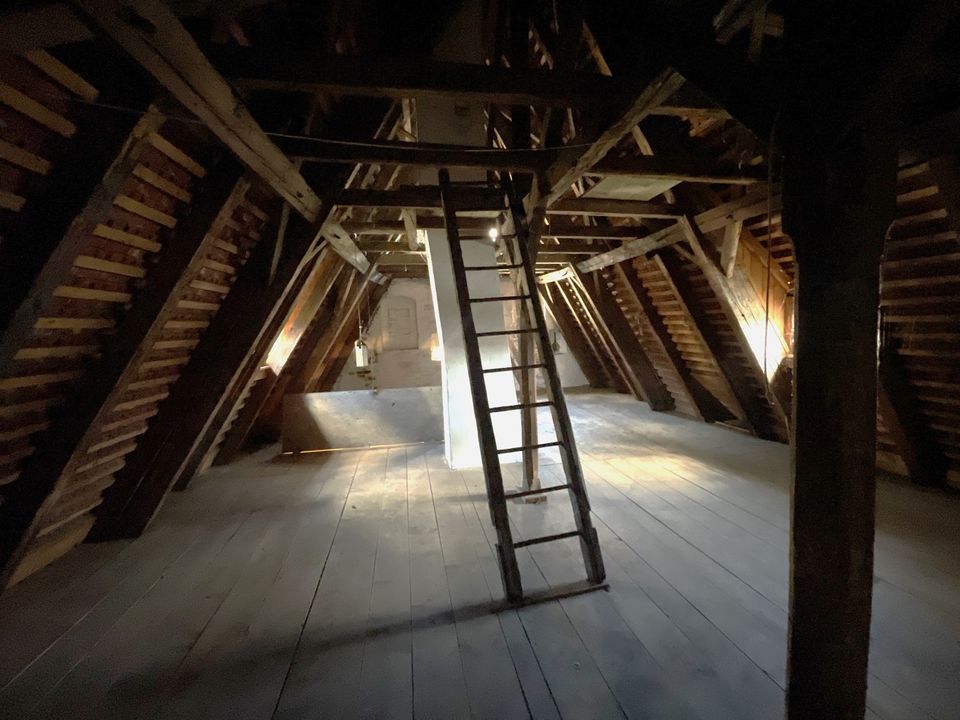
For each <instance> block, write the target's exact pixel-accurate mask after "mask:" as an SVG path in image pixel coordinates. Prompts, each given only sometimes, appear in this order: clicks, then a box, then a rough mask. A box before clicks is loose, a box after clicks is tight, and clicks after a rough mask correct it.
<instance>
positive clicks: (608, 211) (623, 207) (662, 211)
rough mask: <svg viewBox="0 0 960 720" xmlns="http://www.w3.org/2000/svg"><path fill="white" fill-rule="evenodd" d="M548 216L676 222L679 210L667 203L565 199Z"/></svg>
mask: <svg viewBox="0 0 960 720" xmlns="http://www.w3.org/2000/svg"><path fill="white" fill-rule="evenodd" d="M547 214H548V215H604V216H607V217H632V218H649V219H653V220H676V219H677V218H678V217H680V212H679V211H678V210H677V208H675V207H673V206H672V205H667V204H666V203H656V202H649V201H645V200H617V199H610V198H591V197H580V198H563V199H561V200H558V201H557V202H554V203H553V204H551V205H550V206H549V207H548V208H547Z"/></svg>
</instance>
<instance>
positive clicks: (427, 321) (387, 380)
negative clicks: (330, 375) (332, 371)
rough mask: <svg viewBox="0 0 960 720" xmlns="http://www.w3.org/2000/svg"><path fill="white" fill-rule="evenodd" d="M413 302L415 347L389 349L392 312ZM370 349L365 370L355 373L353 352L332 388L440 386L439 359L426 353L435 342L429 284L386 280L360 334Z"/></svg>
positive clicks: (434, 322)
mask: <svg viewBox="0 0 960 720" xmlns="http://www.w3.org/2000/svg"><path fill="white" fill-rule="evenodd" d="M410 300H412V301H413V308H414V315H413V318H412V320H413V322H414V324H415V325H416V328H415V332H416V347H415V348H410V349H402V350H397V349H390V347H391V342H390V329H391V328H390V325H391V321H390V318H391V313H392V312H393V311H401V310H406V308H407V306H408V305H409V301H410ZM364 342H365V343H366V345H367V347H368V348H369V350H370V366H369V367H368V368H367V370H368V372H366V373H358V372H357V366H356V363H355V361H354V356H353V354H351V355H350V358H349V359H348V360H347V364H346V365H345V366H344V368H343V372H342V373H340V377H339V378H338V379H337V382H336V383H335V384H334V386H333V389H334V390H364V389H372V388H384V389H385V388H410V387H429V386H435V385H440V362H439V361H437V360H431V358H430V352H431V350H432V348H433V347H434V346H436V345H437V344H438V343H439V339H438V337H437V323H436V319H435V317H434V311H433V298H432V296H431V293H430V284H429V283H428V282H427V281H426V280H408V279H399V280H394V281H393V282H391V283H390V287H389V288H387V292H386V294H385V295H384V296H383V298H382V299H381V300H380V307H379V308H378V309H377V313H376V315H374V317H373V320H372V322H371V323H370V326H369V328H368V330H367V333H366V335H365V336H364Z"/></svg>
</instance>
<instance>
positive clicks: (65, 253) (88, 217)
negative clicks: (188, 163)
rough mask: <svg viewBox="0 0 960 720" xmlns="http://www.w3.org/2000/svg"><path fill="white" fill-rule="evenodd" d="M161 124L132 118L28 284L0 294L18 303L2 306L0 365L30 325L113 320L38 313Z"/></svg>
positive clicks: (154, 118)
mask: <svg viewBox="0 0 960 720" xmlns="http://www.w3.org/2000/svg"><path fill="white" fill-rule="evenodd" d="M162 123H163V116H161V115H160V114H158V113H148V114H147V115H146V116H144V117H143V118H141V119H140V120H139V121H138V123H137V124H136V126H134V128H133V130H132V132H131V133H130V135H129V136H128V137H127V139H126V142H125V144H124V146H123V147H122V148H121V150H120V153H119V155H117V156H116V157H114V158H112V162H111V163H110V165H109V167H108V168H107V170H106V173H105V174H104V175H103V177H102V179H101V180H100V183H99V185H97V186H96V188H95V190H94V191H93V193H92V194H91V195H90V196H89V197H88V198H87V200H86V203H85V205H83V206H82V207H81V209H80V213H79V215H76V216H73V217H71V218H69V219H66V218H63V219H62V220H63V223H64V225H63V228H62V232H63V233H64V235H63V236H61V237H62V238H63V239H62V240H61V241H60V242H59V244H57V245H56V246H55V248H54V249H53V250H52V253H51V255H50V256H49V257H48V258H47V259H46V262H45V263H44V265H43V266H42V268H41V269H40V270H39V271H38V273H37V276H36V277H35V278H33V280H32V286H27V285H26V284H23V287H22V288H18V289H19V290H22V297H21V295H20V294H18V295H17V296H13V297H10V298H5V300H6V301H7V302H9V303H10V304H11V305H13V303H14V301H19V302H18V305H17V306H13V307H11V308H9V310H8V309H7V308H4V309H5V310H6V311H7V312H10V313H11V315H10V316H9V321H8V323H7V325H6V327H5V330H4V333H3V335H2V337H0V368H4V367H6V365H7V363H8V362H9V361H10V358H12V357H13V355H14V354H15V353H16V351H17V350H19V348H20V347H22V346H23V344H24V342H25V340H26V338H27V337H28V336H29V335H30V333H31V332H32V331H33V329H34V328H48V329H53V328H64V329H70V328H74V329H80V328H105V327H110V326H111V325H112V324H113V321H112V320H110V319H106V318H89V319H84V318H56V317H42V316H41V314H42V312H43V308H45V307H47V306H48V304H49V302H50V300H51V299H52V298H53V297H54V296H55V293H56V292H57V290H58V289H59V288H60V287H62V286H64V285H65V284H66V282H65V281H66V280H67V278H68V277H69V275H70V272H71V268H72V267H73V265H74V261H75V259H76V257H77V255H78V254H79V251H80V249H81V248H82V247H84V244H85V243H86V239H85V235H86V233H87V232H89V231H90V230H92V229H94V228H97V229H99V228H100V227H105V226H104V225H103V223H104V221H106V219H107V218H108V216H109V214H110V212H111V211H112V209H113V207H114V199H115V198H116V197H117V195H118V194H119V193H120V191H121V189H122V188H123V187H124V185H125V183H126V182H127V181H128V179H129V178H130V175H131V173H132V171H133V168H134V167H135V166H136V164H137V163H138V161H139V157H140V155H141V154H142V153H143V152H144V151H145V149H146V148H147V147H148V144H147V141H146V138H147V136H148V135H149V134H150V133H152V132H154V131H155V130H156V129H157V128H158V127H160V126H161V125H162Z"/></svg>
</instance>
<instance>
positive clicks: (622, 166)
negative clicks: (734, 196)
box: [585, 155, 767, 185]
mask: <svg viewBox="0 0 960 720" xmlns="http://www.w3.org/2000/svg"><path fill="white" fill-rule="evenodd" d="M585 174H587V175H599V176H601V177H614V176H616V177H642V178H656V179H658V180H673V181H676V182H693V183H716V184H723V185H753V184H754V183H756V182H760V181H761V180H765V179H766V176H767V171H766V169H765V168H763V167H761V166H750V165H747V166H744V167H735V166H732V165H729V164H721V163H716V162H714V161H712V160H706V161H705V160H704V159H702V158H698V157H694V156H690V155H688V156H675V157H670V156H666V157H665V156H662V155H638V156H636V157H627V158H607V159H605V160H601V161H600V162H599V163H597V164H596V165H594V166H593V167H592V168H591V169H590V170H588V171H587V172H586V173H585Z"/></svg>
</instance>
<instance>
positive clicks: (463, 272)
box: [440, 170, 606, 603]
mask: <svg viewBox="0 0 960 720" xmlns="http://www.w3.org/2000/svg"><path fill="white" fill-rule="evenodd" d="M484 188H485V189H486V190H488V191H489V190H491V188H490V186H488V185H486V184H482V185H481V184H480V183H453V182H451V180H450V174H449V172H448V171H447V170H441V171H440V196H441V199H442V201H443V214H444V221H445V224H446V229H447V239H448V241H449V243H450V252H451V259H452V264H453V273H454V281H455V283H456V289H457V303H458V305H459V308H460V318H461V320H462V323H463V337H464V344H465V348H466V356H467V372H468V375H469V378H470V389H471V392H472V395H473V408H474V414H475V415H476V421H477V433H478V436H479V440H480V452H481V460H482V463H483V473H484V477H485V480H486V486H487V498H488V502H489V505H490V517H491V520H492V521H493V526H494V529H495V531H496V534H497V555H498V560H499V563H500V575H501V578H502V580H503V587H504V591H505V593H506V596H507V600H509V601H510V602H513V603H519V602H528V601H530V598H525V597H524V593H523V583H522V581H521V578H520V569H519V567H518V565H517V555H516V550H517V548H523V547H529V546H531V545H538V544H541V543H548V542H555V541H559V540H566V539H567V538H574V537H576V538H579V540H580V550H581V552H582V555H583V562H584V566H585V568H586V574H587V582H585V583H584V582H582V581H581V582H580V583H575V584H572V585H570V586H564V587H563V588H557V589H554V591H553V592H551V593H549V594H548V595H545V596H544V599H545V598H546V597H557V596H565V595H570V594H576V593H578V592H584V591H589V590H593V589H596V588H599V587H605V586H604V585H603V584H602V583H603V581H604V578H605V576H606V573H605V570H604V567H603V557H602V555H601V553H600V543H599V541H598V539H597V531H596V530H595V529H594V527H593V521H592V519H591V517H590V502H589V500H588V499H587V489H586V485H585V483H584V480H583V471H582V469H581V467H580V457H579V455H578V454H577V448H576V443H575V441H574V437H573V428H572V426H571V423H570V415H569V413H568V412H567V405H566V402H565V401H564V397H563V390H562V388H561V384H560V376H559V374H558V372H557V366H556V362H555V360H554V357H553V350H552V347H551V344H550V337H549V334H548V332H547V327H546V323H545V321H544V315H543V309H542V307H541V305H540V298H539V295H538V292H537V279H536V276H535V274H534V264H533V260H532V259H531V257H530V248H529V247H528V242H529V232H528V228H527V224H526V216H525V214H524V213H523V208H522V205H521V203H520V199H519V197H517V194H516V192H515V191H514V188H513V185H512V183H511V181H510V179H509V177H508V176H507V175H506V173H504V174H503V176H502V180H501V184H500V188H499V194H498V198H497V200H498V202H494V201H493V200H494V198H493V197H490V196H489V195H488V196H487V197H488V198H489V199H488V200H487V202H486V204H481V203H478V202H476V198H477V197H479V196H480V195H481V193H482V191H483V190H484ZM477 211H494V212H495V211H499V212H501V213H505V214H506V216H507V217H508V218H510V219H512V221H513V228H514V232H513V233H512V234H509V235H504V236H500V242H501V243H502V244H503V250H504V252H503V253H502V255H501V257H502V258H503V259H504V261H505V262H502V263H501V262H499V261H498V262H497V263H496V264H494V265H480V266H466V265H465V264H464V259H463V249H462V246H461V243H462V242H463V241H465V240H471V239H474V240H475V239H480V238H478V237H477V236H466V237H465V236H462V235H461V232H460V228H459V225H458V220H457V215H458V213H475V212H477ZM483 239H487V240H488V241H489V239H488V238H486V236H484V238H483ZM502 270H507V271H510V274H511V276H512V278H513V281H514V287H515V294H513V295H502V294H498V295H497V296H495V297H471V296H470V292H469V287H468V283H467V274H468V273H471V272H483V271H487V272H489V271H502ZM489 302H519V303H521V312H520V313H518V315H519V316H520V319H521V322H520V323H519V325H518V327H517V328H516V329H511V330H493V331H487V332H477V328H476V324H475V321H474V316H473V307H474V306H475V305H476V304H477V303H489ZM497 335H503V336H509V335H528V336H530V337H531V338H532V340H533V345H534V348H535V353H534V354H533V356H532V357H530V358H528V360H527V362H525V363H521V364H511V365H508V366H505V367H492V368H485V367H483V362H482V356H481V352H480V339H481V338H484V337H492V336H497ZM535 370H540V371H542V372H543V373H544V376H545V380H546V400H543V401H540V402H520V403H517V404H512V405H504V406H497V407H490V402H489V400H488V397H487V386H486V376H487V375H488V374H491V373H503V372H512V373H516V372H520V373H525V372H529V371H535ZM538 407H549V408H550V409H551V414H552V417H553V425H554V430H555V431H556V440H555V441H553V442H543V443H540V442H534V443H533V444H526V445H520V446H517V447H509V448H500V447H498V446H497V439H496V435H495V433H494V427H493V414H494V413H500V412H509V411H516V410H519V411H521V412H529V411H531V410H532V409H534V408H538ZM524 434H525V435H527V433H524ZM548 447H557V448H558V449H559V452H560V457H561V460H562V466H563V472H564V478H565V482H564V483H562V484H559V485H551V486H548V487H537V488H532V489H524V490H520V491H517V492H509V493H508V492H505V491H504V488H503V473H502V470H501V467H500V457H501V456H502V455H506V454H510V453H517V452H520V453H523V456H524V461H525V462H527V461H528V458H529V457H530V454H531V453H534V454H535V453H536V452H537V451H539V450H540V449H541V448H548ZM563 490H566V491H567V492H568V496H569V498H570V504H571V507H572V509H573V519H574V528H575V529H572V530H569V531H567V532H560V533H556V534H553V535H544V536H541V537H533V538H528V539H523V540H519V541H516V542H515V541H514V539H513V533H512V531H511V528H510V517H509V514H508V512H507V501H510V500H515V499H520V498H529V497H531V496H535V495H542V494H544V493H549V492H557V491H563ZM538 599H540V598H538Z"/></svg>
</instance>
